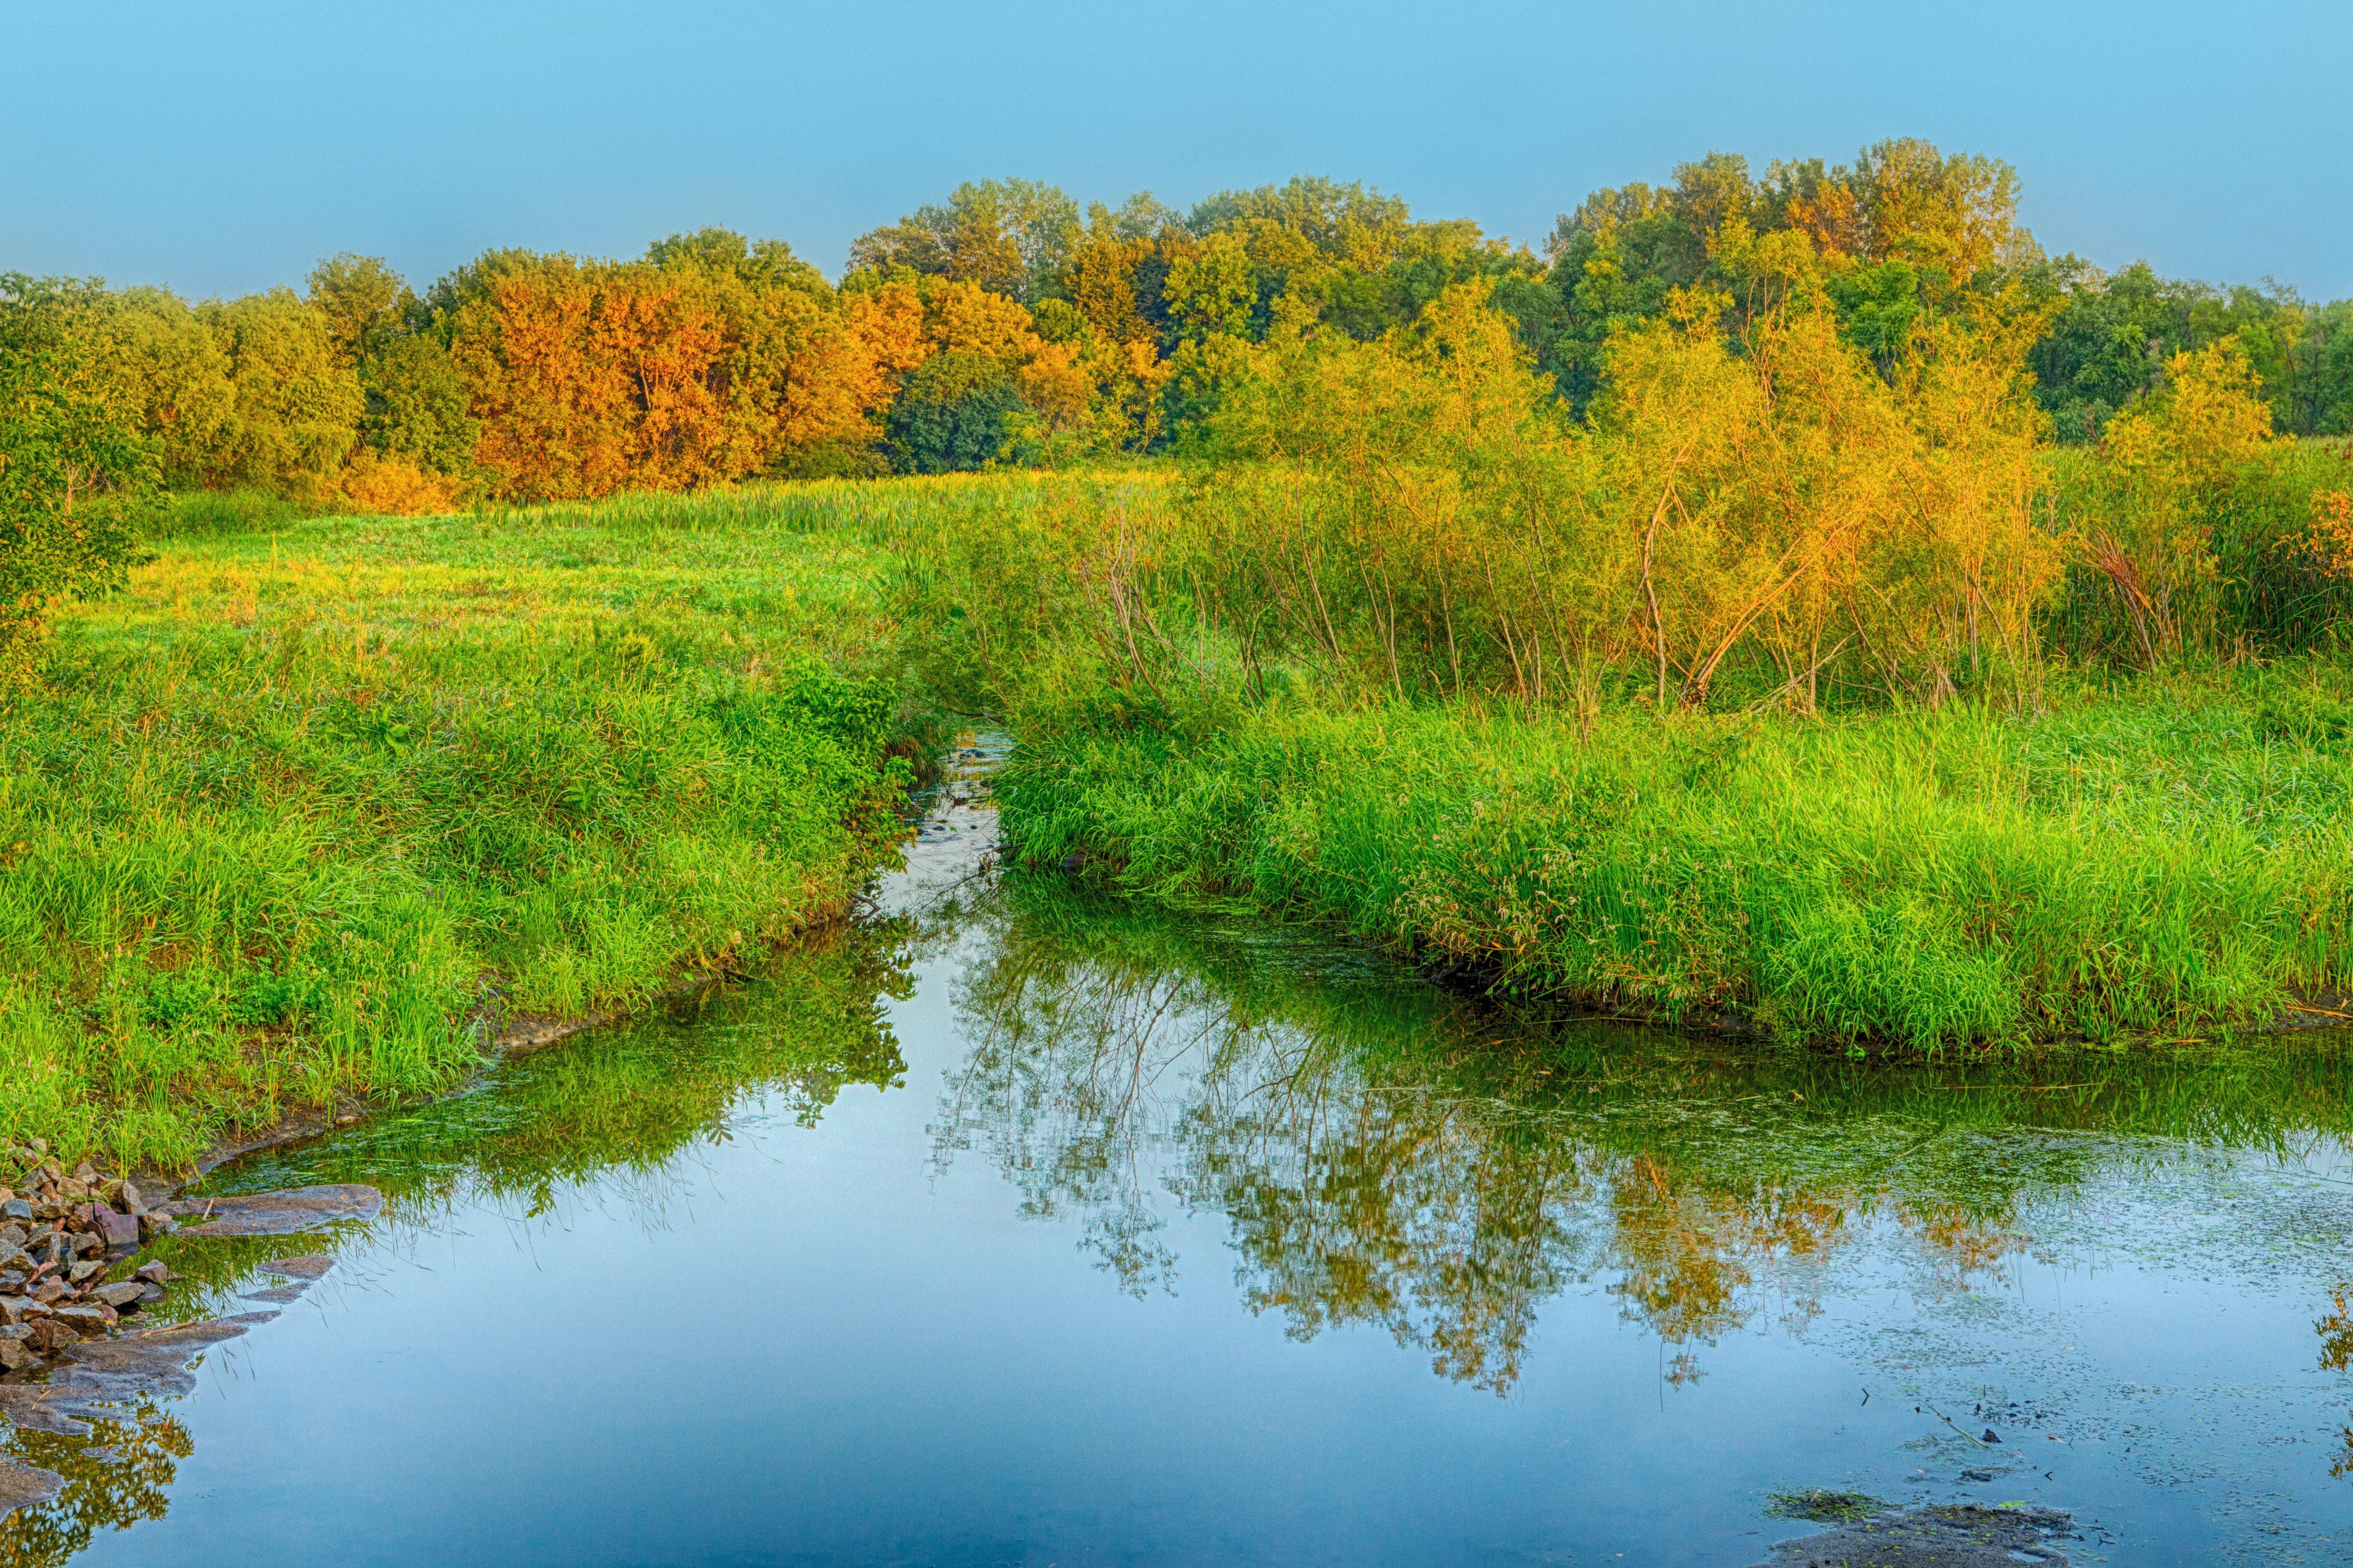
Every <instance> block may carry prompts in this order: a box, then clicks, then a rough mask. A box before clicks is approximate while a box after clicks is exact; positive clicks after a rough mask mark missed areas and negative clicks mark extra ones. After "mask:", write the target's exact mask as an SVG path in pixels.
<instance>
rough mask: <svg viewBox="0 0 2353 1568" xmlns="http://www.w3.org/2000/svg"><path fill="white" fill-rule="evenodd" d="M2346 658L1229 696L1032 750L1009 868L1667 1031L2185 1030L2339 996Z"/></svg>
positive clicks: (1102, 725)
mask: <svg viewBox="0 0 2353 1568" xmlns="http://www.w3.org/2000/svg"><path fill="white" fill-rule="evenodd" d="M2348 732H2353V674H2348V672H2347V671H2344V670H2341V669H2338V668H2334V667H2330V666H2324V665H2308V664H2296V665H2291V666H2287V667H2284V668H2272V669H2266V670H2260V671H2256V670H2243V671H2237V672H2229V673H2224V674H2218V675H2212V676H2208V677H2204V678H2188V677H2184V678H2179V679H2168V680H2148V681H2142V682H2137V683H2134V684H2130V685H2126V686H2122V687H2119V688H2117V689H2113V690H2111V691H2108V692H2105V693H2104V694H2099V695H2097V696H2086V697H2084V698H2081V699H2078V700H2069V701H2059V702H2058V703H2057V705H2056V707H2055V710H2053V711H2052V712H2051V713H2049V714H2048V715H2047V716H2044V717H2042V718H2039V719H2034V720H2031V721H2012V720H2009V719H2005V718H2002V717H2000V716H1998V715H1993V714H1989V713H1986V712H1983V711H1980V710H1970V709H1964V708H1957V707H1956V708H1950V709H1947V710H1945V711H1943V712H1938V713H1897V714H1878V715H1863V716H1857V717H1852V718H1848V719H1842V720H1828V721H1796V720H1788V719H1780V718H1773V717H1766V718H1749V719H1739V718H1726V719H1714V720H1696V719H1695V720H1686V721H1677V722H1674V723H1672V724H1666V725H1661V724H1659V723H1656V722H1654V721H1648V720H1644V719H1638V718H1633V717H1626V718H1621V719H1619V720H1616V721H1604V723H1603V724H1602V725H1601V727H1600V728H1599V730H1598V731H1596V732H1595V733H1594V734H1593V735H1592V736H1590V737H1589V738H1581V737H1580V736H1579V734H1578V733H1577V730H1576V729H1575V728H1574V727H1573V726H1571V725H1570V724H1568V723H1567V722H1566V721H1551V720H1546V719H1535V720H1525V719H1520V718H1514V717H1500V716H1492V715H1491V716H1484V717H1482V716H1479V715H1476V714H1473V713H1472V712H1469V711H1466V710H1460V709H1451V708H1448V709H1436V708H1419V709H1415V708H1402V707H1400V708H1392V709H1385V710H1380V709H1377V710H1359V711H1353V712H1340V711H1331V710H1320V709H1317V708H1315V707H1313V706H1304V705H1271V706H1268V707H1264V708H1261V709H1258V710H1234V709H1231V708H1229V709H1227V710H1224V711H1223V712H1221V713H1220V714H1219V716H1218V717H1217V718H1216V719H1214V720H1213V721H1201V722H1198V723H1197V722H1189V721H1173V720H1163V721H1158V722H1145V721H1120V720H1097V721H1078V722H1071V723H1068V724H1066V725H1064V726H1062V727H1059V728H1057V729H1055V730H1053V731H1039V732H1036V734H1035V743H1034V744H1033V745H1031V746H1030V747H1029V750H1028V751H1027V752H1025V754H1024V755H1022V756H1021V757H1019V758H1018V759H1017V762H1016V765H1015V766H1014V767H1013V769H1012V770H1011V771H1010V772H1009V773H1008V776H1007V777H1005V778H1004V779H1003V780H1002V781H1000V784H999V796H1000V799H1001V800H1002V801H1003V803H1004V807H1005V811H1006V814H1007V819H1008V832H1009V834H1010V836H1011V838H1012V840H1013V842H1014V844H1015V846H1016V847H1018V851H1019V852H1020V853H1021V854H1022V855H1023V856H1025V857H1026V858H1028V859H1029V860H1030V861H1031V862H1033V863H1041V864H1043V863H1055V862H1060V861H1063V860H1065V859H1066V858H1068V857H1070V856H1071V855H1073V854H1077V855H1080V856H1082V857H1084V858H1087V859H1088V860H1089V861H1090V863H1091V864H1090V866H1089V874H1090V875H1092V876H1093V877H1095V878H1096V879H1100V880H1102V881H1103V882H1104V883H1105V884H1107V885H1109V886H1111V887H1113V888H1116V889H1119V890H1121V891H1123V892H1125V893H1128V894H1131V895H1134V896H1136V897H1140V898H1143V899H1145V900H1152V901H1155V902H1157V903H1161V904H1164V905H1168V906H1171V907H1176V908H1205V907H1238V906H1239V907H1249V908H1253V909H1261V910H1274V911H1280V912H1282V913H1285V914H1288V915H1292V916H1295V917H1301V918H1307V919H1314V920H1322V921H1332V922H1335V923H1337V924H1339V925H1342V926H1344V927H1345V928H1347V929H1348V930H1350V931H1355V932H1357V933H1359V934H1361V935H1363V936H1366V937H1369V938H1372V939H1374V940H1376V941H1378V942H1382V943H1385V944H1387V945H1388V946H1390V947H1391V948H1393V949H1395V950H1398V951H1400V952H1411V953H1415V954H1418V955H1419V956H1421V957H1424V958H1426V959H1430V960H1434V961H1439V962H1442V963H1447V964H1451V965H1454V966H1459V967H1461V968H1465V969H1468V970H1471V971H1472V972H1474V973H1477V974H1478V975H1480V976H1481V977H1482V979H1483V980H1484V981H1486V982H1487V983H1488V984H1492V985H1493V986H1494V987H1495V988H1497V989H1499V990H1502V991H1504V992H1511V993H1522V994H1565V995H1567V996H1569V997H1572V998H1575V999H1577V1000H1578V1001H1580V1002H1584V1003H1588V1004H1590V1005H1596V1006H1599V1007H1604V1008H1611V1009H1620V1010H1624V1011H1627V1012H1630V1013H1636V1014H1641V1015H1643V1016H1657V1017H1663V1018H1669V1019H1685V1020H1704V1019H1710V1018H1719V1017H1723V1016H1727V1015H1728V1016H1733V1017H1736V1018H1743V1019H1746V1020H1749V1021H1753V1022H1756V1023H1758V1024H1761V1025H1763V1026H1767V1027H1768V1028H1771V1029H1773V1030H1775V1031H1777V1032H1779V1033H1782V1034H1784V1035H1788V1036H1792V1037H1804V1038H1810V1039H1830V1040H1845V1041H1849V1042H1853V1043H1856V1044H1858V1045H1862V1044H1868V1043H1870V1042H1874V1041H1883V1042H1894V1043H1900V1044H1903V1045H1905V1046H1909V1047H1921V1048H1929V1049H1934V1048H1937V1047H1947V1046H1963V1045H1970V1044H1979V1043H1988V1042H2025V1041H2031V1040H2049V1039H2054V1038H2063V1037H2079V1036H2080V1037H2090V1038H2093V1039H2099V1040H2109V1039H2116V1038H2119V1037H2150V1036H2156V1037H2183V1036H2188V1035H2196V1034H2201V1033H2203V1032H2206V1031H2209V1030H2212V1029H2217V1028H2221V1027H2225V1026H2232V1025H2254V1024H2262V1023H2265V1022H2268V1021H2269V1020H2271V1019H2272V1018H2273V1017H2274V1016H2276V1015H2277V1014H2278V1012H2279V1010H2280V1008H2281V1007H2282V1005H2284V1003H2285V1002H2286V1001H2287V1000H2288V999H2289V998H2290V997H2292V996H2295V995H2297V994H2303V995H2306V996H2310V995H2313V994H2320V993H2326V992H2328V991H2331V990H2334V989H2336V988H2338V987H2340V986H2342V985H2344V984H2346V980H2347V973H2348V916H2353V901H2348V900H2353V820H2348V811H2347V800H2348V788H2353V760H2348V754H2347V751H2346V746H2345V739H2346V737H2347V735H2348Z"/></svg>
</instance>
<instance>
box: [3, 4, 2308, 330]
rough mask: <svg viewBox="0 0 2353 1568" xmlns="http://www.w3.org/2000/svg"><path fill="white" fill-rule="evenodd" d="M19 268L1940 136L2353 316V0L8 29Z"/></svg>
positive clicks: (614, 245)
mask: <svg viewBox="0 0 2353 1568" xmlns="http://www.w3.org/2000/svg"><path fill="white" fill-rule="evenodd" d="M12 11H13V15H12V16H10V18H9V21H8V24H7V26H6V29H5V36H0V268H8V269H21V270H28V271H35V272H72V273H98V274H102V275H104V276H105V277H107V278H108V279H111V280H112V281H116V282H121V283H131V282H147V283H154V282H162V283H169V284H171V285H173V286H174V287H175V288H177V289H181V290H182V291H183V292H185V293H189V294H192V295H205V294H213V293H237V292H243V291H245V290H248V289H258V288H262V287H266V286H268V285H269V284H272V283H279V282H293V283H299V282H300V280H301V277H302V275H303V274H304V273H305V272H306V271H307V270H308V269H309V268H310V265H311V262H312V261H313V260H315V259H316V258H319V257H321V256H322V255H327V254H330V253H332V252H334V251H337V250H344V249H350V250H357V251H361V252H364V253H368V254H374V255H381V256H384V257H386V258H389V259H390V260H391V261H392V262H393V263H394V265H396V267H398V268H400V269H401V270H402V271H404V272H405V273H406V274H407V275H408V276H409V278H410V279H411V280H412V281H413V282H415V283H417V285H419V286H420V287H421V286H423V285H424V284H426V283H427V282H429V281H430V280H431V279H434V278H435V277H438V276H439V275H440V274H441V273H443V272H445V271H447V270H448V268H451V267H453V266H455V265H456V264H458V263H459V262H460V261H463V260H465V259H466V258H469V257H471V256H473V255H475V254H477V253H478V252H480V251H481V250H482V249H484V248H486V247H491V246H503V245H519V246H525V247H532V248H535V249H547V250H569V251H573V252H575V253H580V254H587V255H601V256H634V255H637V254H638V253H640V252H641V251H642V250H643V249H644V247H645V245H646V243H647V242H648V241H649V239H653V238H656V237H659V236H661V235H664V234H668V233H670V232H673V231H675V230H679V229H684V228H693V227H700V226H702V225H704V224H712V223H715V224H722V225H725V226H729V227H733V228H738V229H742V230H744V231H745V232H747V233H750V234H752V235H754V236H775V237H780V238H783V239H786V240H788V241H790V242H791V244H792V245H793V247H794V248H795V249H796V250H797V251H798V252H799V253H800V254H801V255H803V256H805V257H807V258H809V259H811V260H813V261H815V262H817V263H818V265H819V266H821V267H823V268H825V269H826V270H827V271H828V273H831V272H834V271H836V270H837V269H838V268H839V266H840V264H841V260H842V257H843V255H844V253H845V251H846V250H847V249H848V247H849V241H850V240H851V239H852V238H853V237H855V236H857V235H858V234H860V233H861V232H863V231H864V230H866V229H868V228H871V227H872V226H876V225H878V224H881V223H885V222H888V221H890V220H891V219H892V218H893V217H895V216H898V215H899V214H901V213H902V212H904V211H906V210H907V209H909V208H911V207H913V206H914V205H918V204H920V203H922V202H924V201H929V200H935V199H937V198H939V197H940V196H942V195H944V194H945V193H946V192H947V190H948V189H949V188H950V187H951V186H953V185H954V184H955V183H956V182H957V181H959V180H962V179H968V178H985V177H988V176H992V175H996V176H1002V175H1008V174H1020V175H1026V176H1029V177H1031V178H1037V179H1043V180H1049V181H1051V182H1053V183H1055V184H1060V185H1061V186H1063V187H1064V188H1066V189H1068V190H1069V191H1071V193H1072V194H1073V195H1077V196H1079V197H1080V198H1081V199H1082V200H1086V199H1093V198H1103V199H1109V200H1113V201H1116V200H1117V199H1119V198H1120V197H1122V196H1124V195H1126V194H1128V193H1129V192H1131V191H1134V190H1137V189H1141V188H1149V189H1151V190H1153V191H1154V192H1155V194H1157V195H1160V196H1161V197H1162V198H1163V199H1164V200H1166V201H1169V202H1171V203H1172V204H1175V205H1180V206H1181V205H1187V204H1189V203H1190V202H1192V201H1193V200H1195V199H1197V198H1198V197H1200V196H1201V195H1206V194H1207V193H1208V192H1210V191H1213V190H1216V189H1219V188H1222V187H1226V186H1230V185H1249V184H1263V183H1265V182H1267V181H1269V180H1279V179H1282V178H1283V177H1286V176H1288V175H1290V174H1301V173H1305V174H1332V175H1335V176H1336V177H1338V178H1341V179H1361V180H1364V181H1366V182H1367V183H1369V184H1375V185H1378V186H1380V187H1381V188H1383V189H1385V190H1391V191H1395V192H1397V193H1398V194H1399V195H1404V196H1406V197H1407V198H1408V199H1409V201H1411V203H1412V204H1413V206H1414V209H1415V211H1416V212H1417V213H1418V214H1419V215H1421V216H1430V217H1441V216H1470V217H1472V218H1475V219H1477V220H1478V221H1479V222H1480V224H1481V225H1482V226H1484V227H1485V228H1486V230H1487V231H1488V232H1489V233H1491V234H1502V235H1507V236H1510V237H1513V238H1515V239H1525V240H1527V241H1529V242H1531V243H1535V242H1540V241H1541V240H1542V238H1543V237H1544V235H1545V234H1546V232H1547V231H1548V230H1549V229H1550V227H1551V226H1552V220H1553V217H1554V215H1555V214H1556V213H1558V212H1560V211H1562V210H1564V209H1566V208H1567V207H1571V206H1574V205H1576V203H1577V201H1578V200H1579V199H1580V198H1581V197H1582V196H1583V195H1585V193H1586V192H1587V191H1588V190H1590V189H1592V188H1594V187H1596V186H1598V185H1604V184H1623V183H1625V182H1627V181H1629V180H1636V179H1647V180H1651V181H1660V180H1663V179H1665V178H1666V177H1667V175H1668V172H1669V170H1670V169H1671V168H1672V165H1673V164H1674V163H1678V162H1680V161H1683V160H1684V159H1687V158H1693V157H1696V156H1698V155H1700V154H1701V153H1706V152H1708V151H1710V150H1711V149H1722V150H1725V151H1728V152H1736V153H1745V154H1746V155H1747V156H1748V157H1749V158H1750V160H1751V161H1752V162H1753V163H1756V164H1757V166H1759V167H1761V166H1762V165H1763V164H1764V163H1766V162H1767V161H1768V160H1770V159H1771V158H1774V157H1776V156H1791V157H1801V156H1816V155H1819V156H1822V157H1826V158H1829V159H1831V160H1832V161H1833V162H1838V161H1844V160H1846V159H1849V158H1851V157H1852V155H1853V153H1854V150H1855V149H1856V148H1857V147H1859V146H1861V145H1862V144H1863V143H1864V142H1869V141H1873V140H1876V139H1878V138H1879V137H1882V136H1889V135H1917V136H1925V137H1926V138H1928V139H1930V140H1931V141H1934V142H1937V143H1938V144H1940V145H1941V146H1943V147H1945V148H1946V149H1947V150H1948V151H1954V150H1966V151H1971V152H1981V153H1991V154H1993V155H1995V156H1998V157H2002V158H2006V159H2008V160H2010V162H2011V163H2014V164H2016V165H2017V166H2018V168H2019V171H2020V174H2021V177H2022V180H2023V184H2024V188H2025V193H2026V201H2025V214H2026V217H2027V221H2028V222H2029V223H2030V224H2031V226H2033V228H2034V230H2035V232H2036V233H2037V234H2038V235H2039V236H2041V237H2042V240H2043V242H2044V244H2045V245H2046V246H2047V247H2050V248H2051V249H2052V250H2053V251H2059V250H2073V251H2076V252H2078V253H2080V254H2082V255H2084V256H2086V257H2089V258H2091V259H2093V260H2094V261H2095V262H2098V263H2100V264H2102V265H2104V266H2116V265H2120V264H2122V263H2124V262H2126V261H2128V260H2131V259H2133V258H2147V259H2148V260H2150V261H2151V262H2153V263H2154V264H2156V266H2157V267H2158V268H2159V269H2160V270H2162V271H2164V272H2167V273H2168V274H2186V275H2189V276H2194V277H2201V278H2207V279H2216V280H2221V281H2230V282H2238V281H2249V282H2252V281H2253V280H2255V279H2259V278H2261V277H2263V276H2264V275H2266V274H2269V275H2272V276H2274V277H2276V278H2278V279H2280V280H2281V281H2283V282H2285V283H2289V284H2292V285H2294V286H2295V287H2296V288H2298V289H2301V290H2303V291H2304V292H2305V293H2306V294H2307V295H2308V296H2312V297H2316V298H2337V297H2341V296H2348V295H2353V88H2348V83H2353V5H2346V4H2344V3H2343V0H2338V3H2337V4H2334V5H2320V4H2304V5H2285V4H2273V5H2263V4H2248V5H2232V6H2227V7H2226V6H2222V5H2211V4H2209V5H2199V6H2189V5H2174V4H2168V3H2166V0H2147V3H2144V4H2140V5H2116V4H2099V5H2071V4H2067V3H2066V0H2045V3H2043V4H2039V5H2021V4H2013V3H2010V0H1998V3H1993V4H1978V5H1920V4H1911V3H1906V0H1880V3H1878V4H1873V5H1862V4H1810V5H1776V6H1769V7H1767V6H1758V5H1735V4H1723V3H1712V0H1691V3H1689V4H1686V5H1679V6H1672V7H1670V6H1635V5H1609V6H1599V5H1579V4H1556V5H1522V4H1502V3H1491V4H1488V5H1482V6H1475V7H1451V8H1450V7H1445V6H1436V5H1413V6H1406V5H1395V4H1390V3H1386V0H1359V3H1358V4H1355V5H1312V6H1310V5H1280V4H1274V3H1271V0H1268V3H1260V4H1238V3H1232V0H1207V3H1197V4H1187V5H1169V4H1162V5H1121V6H1114V5H995V6H983V5H969V4H967V5H932V4H908V3H902V4H897V5H866V6H859V5H841V4H829V5H824V6H802V5H686V4H674V5H662V6H656V5H622V4H604V3H596V0H573V3H570V4H565V5H498V4H490V3H476V4H470V5H376V6H366V7H362V6H354V5H322V4H318V3H316V0H312V3H311V4H306V5H208V6H194V5H185V3H182V4H176V5H140V4H132V5H106V6H103V7H100V6H98V5H68V4H58V5H38V6H36V5H29V4H22V3H20V4H19V5H16V6H15V7H12Z"/></svg>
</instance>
